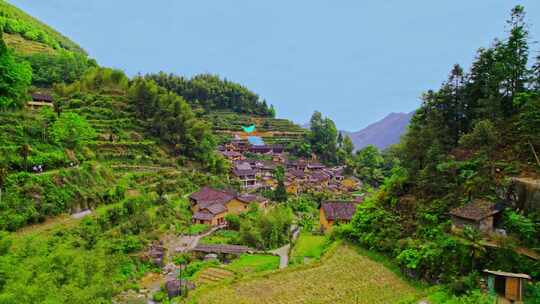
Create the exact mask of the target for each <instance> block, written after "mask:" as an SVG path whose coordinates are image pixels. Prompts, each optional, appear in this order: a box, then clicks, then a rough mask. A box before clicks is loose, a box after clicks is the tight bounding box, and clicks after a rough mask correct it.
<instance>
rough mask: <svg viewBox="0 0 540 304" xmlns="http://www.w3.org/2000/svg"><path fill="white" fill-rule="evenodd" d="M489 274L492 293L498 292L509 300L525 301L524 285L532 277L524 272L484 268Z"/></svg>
mask: <svg viewBox="0 0 540 304" xmlns="http://www.w3.org/2000/svg"><path fill="white" fill-rule="evenodd" d="M484 273H485V274H486V276H487V288H488V290H489V292H490V293H492V294H497V295H498V296H500V297H503V298H505V299H507V300H509V301H513V302H521V301H523V286H524V285H525V284H526V282H527V281H529V280H531V277H530V276H529V275H527V274H523V273H511V272H503V271H492V270H487V269H486V270H484Z"/></svg>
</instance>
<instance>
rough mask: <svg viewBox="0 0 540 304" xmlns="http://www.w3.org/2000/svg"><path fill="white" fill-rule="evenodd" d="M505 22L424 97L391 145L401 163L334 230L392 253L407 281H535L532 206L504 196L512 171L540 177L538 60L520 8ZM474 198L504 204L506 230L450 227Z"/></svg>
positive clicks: (538, 219)
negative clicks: (520, 276)
mask: <svg viewBox="0 0 540 304" xmlns="http://www.w3.org/2000/svg"><path fill="white" fill-rule="evenodd" d="M507 24H508V28H507V30H508V36H507V37H505V38H503V39H500V40H499V39H498V40H495V41H494V42H493V44H492V45H491V46H488V47H483V48H480V49H479V50H478V52H477V54H476V57H475V59H474V61H473V64H472V66H471V68H470V70H469V71H464V70H463V68H461V67H460V66H459V65H457V64H456V65H455V66H454V67H453V68H452V69H451V71H450V74H449V77H448V80H447V81H446V82H445V83H444V84H443V85H442V86H441V87H440V88H439V89H436V90H430V91H428V92H426V93H425V94H424V95H423V97H422V98H423V103H422V106H421V107H420V109H418V110H417V111H416V113H415V114H414V116H413V118H412V121H411V124H410V126H409V130H408V132H407V134H406V135H405V137H404V138H403V139H402V141H401V142H400V144H399V145H397V146H395V147H392V148H391V149H390V150H389V151H388V153H391V154H393V155H395V156H396V157H397V159H398V162H397V163H395V164H394V166H393V168H392V170H391V171H392V175H391V176H389V177H388V178H386V179H385V181H384V184H383V186H382V187H381V188H380V190H379V191H378V192H376V193H374V194H373V195H372V196H371V197H370V198H369V199H368V200H367V201H366V202H365V203H364V204H363V205H362V206H361V207H359V209H358V211H357V213H356V215H355V217H354V218H353V221H352V224H351V225H350V226H343V227H342V229H343V230H342V231H341V232H343V233H344V234H346V235H348V236H349V237H350V238H351V239H353V240H355V241H357V242H359V243H360V244H362V245H363V246H366V247H368V248H371V249H374V250H378V251H381V252H385V253H386V254H388V255H389V256H392V257H394V258H395V259H396V261H397V262H398V263H399V264H400V265H401V268H402V271H403V272H404V273H406V274H407V275H409V276H410V277H413V278H416V279H420V280H424V281H427V282H430V283H449V284H450V287H451V289H452V290H453V292H455V293H464V292H467V291H470V290H471V289H475V288H478V286H479V285H478V284H479V283H478V282H479V278H480V277H481V271H482V270H483V269H486V268H487V269H498V270H504V271H509V272H521V273H528V274H530V275H531V276H533V278H535V279H538V278H540V261H538V254H537V253H536V251H535V250H538V246H539V243H538V240H540V213H539V212H538V210H539V209H538V206H536V207H532V208H528V209H523V208H522V207H519V205H518V204H517V202H516V201H515V197H514V196H513V195H511V194H512V193H510V192H509V189H510V187H509V186H510V184H511V181H512V180H511V177H529V178H531V179H532V180H534V179H538V178H539V177H540V160H539V159H538V151H539V150H540V135H539V134H540V129H539V127H540V91H539V89H540V69H539V68H540V57H538V56H537V55H536V54H538V53H537V52H538V50H534V49H532V46H534V45H533V44H531V39H530V37H529V36H528V22H527V20H526V19H525V11H524V8H523V7H521V6H517V7H515V8H514V9H513V10H512V12H511V16H510V19H509V20H508V23H507ZM531 58H534V59H533V62H532V63H531V62H530V59H531ZM528 191H534V189H533V188H529V190H528ZM533 195H534V194H533ZM478 200H481V201H489V202H494V203H497V205H496V206H497V207H496V208H498V209H496V210H497V212H498V210H501V208H504V210H503V211H502V218H501V221H500V222H496V223H495V228H498V229H503V230H504V231H505V232H506V234H507V236H502V235H504V234H502V235H500V236H498V237H497V236H486V235H483V234H481V232H479V231H477V230H476V229H468V228H467V227H468V226H467V227H466V228H467V229H464V230H463V231H462V232H456V231H453V230H452V231H451V229H450V228H451V221H450V215H449V213H452V214H454V212H456V211H455V210H456V209H454V208H456V207H460V206H464V205H467V206H472V205H468V204H471V203H473V202H478ZM536 204H538V202H536ZM471 208H473V207H471ZM472 210H475V211H476V212H481V211H480V210H479V209H472ZM452 223H453V224H454V225H455V222H452ZM531 303H537V302H531Z"/></svg>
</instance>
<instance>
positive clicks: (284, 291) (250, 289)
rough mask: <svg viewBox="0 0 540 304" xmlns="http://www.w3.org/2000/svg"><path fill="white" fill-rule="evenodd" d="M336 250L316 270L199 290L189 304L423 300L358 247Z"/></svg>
mask: <svg viewBox="0 0 540 304" xmlns="http://www.w3.org/2000/svg"><path fill="white" fill-rule="evenodd" d="M334 250H335V251H334ZM334 250H331V253H329V256H325V257H323V259H322V262H321V263H320V264H319V263H317V264H315V265H314V266H313V267H299V268H290V269H288V270H285V271H281V272H276V273H273V274H270V275H267V276H263V277H256V278H251V279H246V280H241V281H238V282H235V283H232V284H225V285H217V286H215V287H212V286H209V287H208V288H201V289H199V290H197V291H195V292H193V293H192V294H191V296H190V298H189V299H188V300H187V302H186V303H199V304H202V303H204V304H212V303H216V304H217V303H219V304H228V303H231V304H247V303H257V304H266V303H268V304H270V303H272V304H275V303H281V304H293V303H294V304H306V303H310V304H326V303H328V304H330V303H332V304H333V303H355V304H356V303H358V304H363V303H365V304H368V303H369V304H377V303H379V304H383V303H399V302H400V301H404V300H414V299H417V298H419V297H420V293H419V291H418V290H417V289H415V288H414V287H412V286H410V285H409V284H408V283H407V282H405V281H403V280H402V279H400V278H399V277H398V276H397V275H396V274H394V273H393V272H392V271H390V270H389V269H387V268H386V267H384V266H383V265H381V264H379V263H377V262H374V261H372V260H371V259H369V258H367V257H365V256H362V255H360V254H359V253H358V252H357V250H356V249H355V248H354V247H352V246H350V245H340V246H339V247H338V248H335V249H334Z"/></svg>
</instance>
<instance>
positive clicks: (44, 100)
mask: <svg viewBox="0 0 540 304" xmlns="http://www.w3.org/2000/svg"><path fill="white" fill-rule="evenodd" d="M53 101H54V99H53V97H52V96H51V95H48V94H41V93H34V94H32V100H30V101H29V102H27V103H26V106H27V107H28V108H30V109H32V110H35V109H40V108H42V107H51V108H52V107H54V105H53Z"/></svg>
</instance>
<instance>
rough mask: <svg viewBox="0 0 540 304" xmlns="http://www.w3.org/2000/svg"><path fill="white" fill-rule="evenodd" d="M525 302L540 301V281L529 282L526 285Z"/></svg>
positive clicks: (531, 303) (536, 303) (537, 303)
mask: <svg viewBox="0 0 540 304" xmlns="http://www.w3.org/2000/svg"><path fill="white" fill-rule="evenodd" d="M524 293H525V303H530V304H539V303H540V283H538V282H537V283H529V284H527V285H525V292H524Z"/></svg>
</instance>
